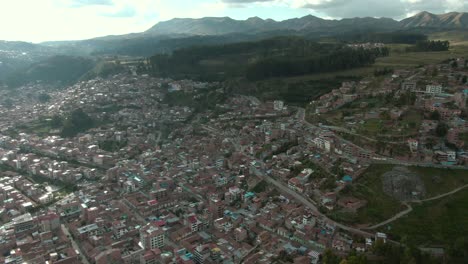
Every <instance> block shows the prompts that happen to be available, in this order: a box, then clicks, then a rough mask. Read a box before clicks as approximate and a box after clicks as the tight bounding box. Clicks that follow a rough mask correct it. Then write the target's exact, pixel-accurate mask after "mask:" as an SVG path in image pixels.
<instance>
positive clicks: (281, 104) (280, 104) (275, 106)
mask: <svg viewBox="0 0 468 264" xmlns="http://www.w3.org/2000/svg"><path fill="white" fill-rule="evenodd" d="M283 108H284V102H283V101H280V100H276V101H274V102H273V109H275V110H276V111H282V110H283Z"/></svg>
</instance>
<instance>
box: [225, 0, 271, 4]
mask: <svg viewBox="0 0 468 264" xmlns="http://www.w3.org/2000/svg"><path fill="white" fill-rule="evenodd" d="M272 1H273V0H222V1H221V2H224V3H226V4H250V3H259V2H272Z"/></svg>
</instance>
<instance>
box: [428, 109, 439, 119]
mask: <svg viewBox="0 0 468 264" xmlns="http://www.w3.org/2000/svg"><path fill="white" fill-rule="evenodd" d="M429 118H430V119H431V120H437V121H439V120H440V113H439V111H437V110H435V111H432V112H431V115H430V117H429Z"/></svg>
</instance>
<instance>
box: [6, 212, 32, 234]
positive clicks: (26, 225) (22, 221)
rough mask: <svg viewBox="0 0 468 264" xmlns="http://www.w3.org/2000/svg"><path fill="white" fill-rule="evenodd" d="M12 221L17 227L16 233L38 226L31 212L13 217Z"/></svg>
mask: <svg viewBox="0 0 468 264" xmlns="http://www.w3.org/2000/svg"><path fill="white" fill-rule="evenodd" d="M12 223H13V226H14V227H15V233H17V234H18V233H22V232H25V231H28V230H31V229H34V228H36V227H37V224H36V223H35V221H34V219H33V218H32V216H31V214H30V213H27V214H24V215H20V216H18V217H15V218H13V220H12Z"/></svg>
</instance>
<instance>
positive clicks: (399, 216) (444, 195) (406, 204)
mask: <svg viewBox="0 0 468 264" xmlns="http://www.w3.org/2000/svg"><path fill="white" fill-rule="evenodd" d="M466 187H468V184H465V185H463V186H461V187H458V188H456V189H454V190H452V191H450V192H447V193H444V194H440V195H437V196H434V197H431V198H427V199H423V200H412V201H409V202H404V203H403V204H404V205H405V206H406V207H407V209H406V210H404V211H401V212H399V213H398V214H396V215H394V216H393V217H392V218H389V219H387V220H385V221H383V222H381V223H378V224H375V225H373V226H370V227H365V228H363V229H367V230H371V229H376V228H379V227H381V226H384V225H386V224H389V223H391V222H393V221H395V220H398V219H400V218H401V217H403V216H405V215H407V214H409V213H411V211H413V207H412V206H411V204H409V203H424V202H430V201H434V200H438V199H441V198H444V197H447V196H449V195H452V194H454V193H457V192H459V191H461V190H463V189H465V188H466Z"/></svg>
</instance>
